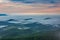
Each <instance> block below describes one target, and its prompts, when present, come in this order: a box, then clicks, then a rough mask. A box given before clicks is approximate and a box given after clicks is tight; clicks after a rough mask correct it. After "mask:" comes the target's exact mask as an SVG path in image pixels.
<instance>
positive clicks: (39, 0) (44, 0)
mask: <svg viewBox="0 0 60 40" xmlns="http://www.w3.org/2000/svg"><path fill="white" fill-rule="evenodd" d="M11 1H12V2H23V3H58V2H60V0H11Z"/></svg>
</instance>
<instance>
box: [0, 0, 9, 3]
mask: <svg viewBox="0 0 60 40" xmlns="http://www.w3.org/2000/svg"><path fill="white" fill-rule="evenodd" d="M8 2H10V0H0V3H8Z"/></svg>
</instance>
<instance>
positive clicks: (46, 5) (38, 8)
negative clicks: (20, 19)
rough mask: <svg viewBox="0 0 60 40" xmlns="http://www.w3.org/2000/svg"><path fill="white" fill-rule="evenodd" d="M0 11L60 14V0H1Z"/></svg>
mask: <svg viewBox="0 0 60 40" xmlns="http://www.w3.org/2000/svg"><path fill="white" fill-rule="evenodd" d="M15 2H16V3H15ZM29 3H32V4H29ZM0 13H20V14H21V13H26V14H37V13H38V14H45V13H46V14H52V13H54V14H60V0H0Z"/></svg>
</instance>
